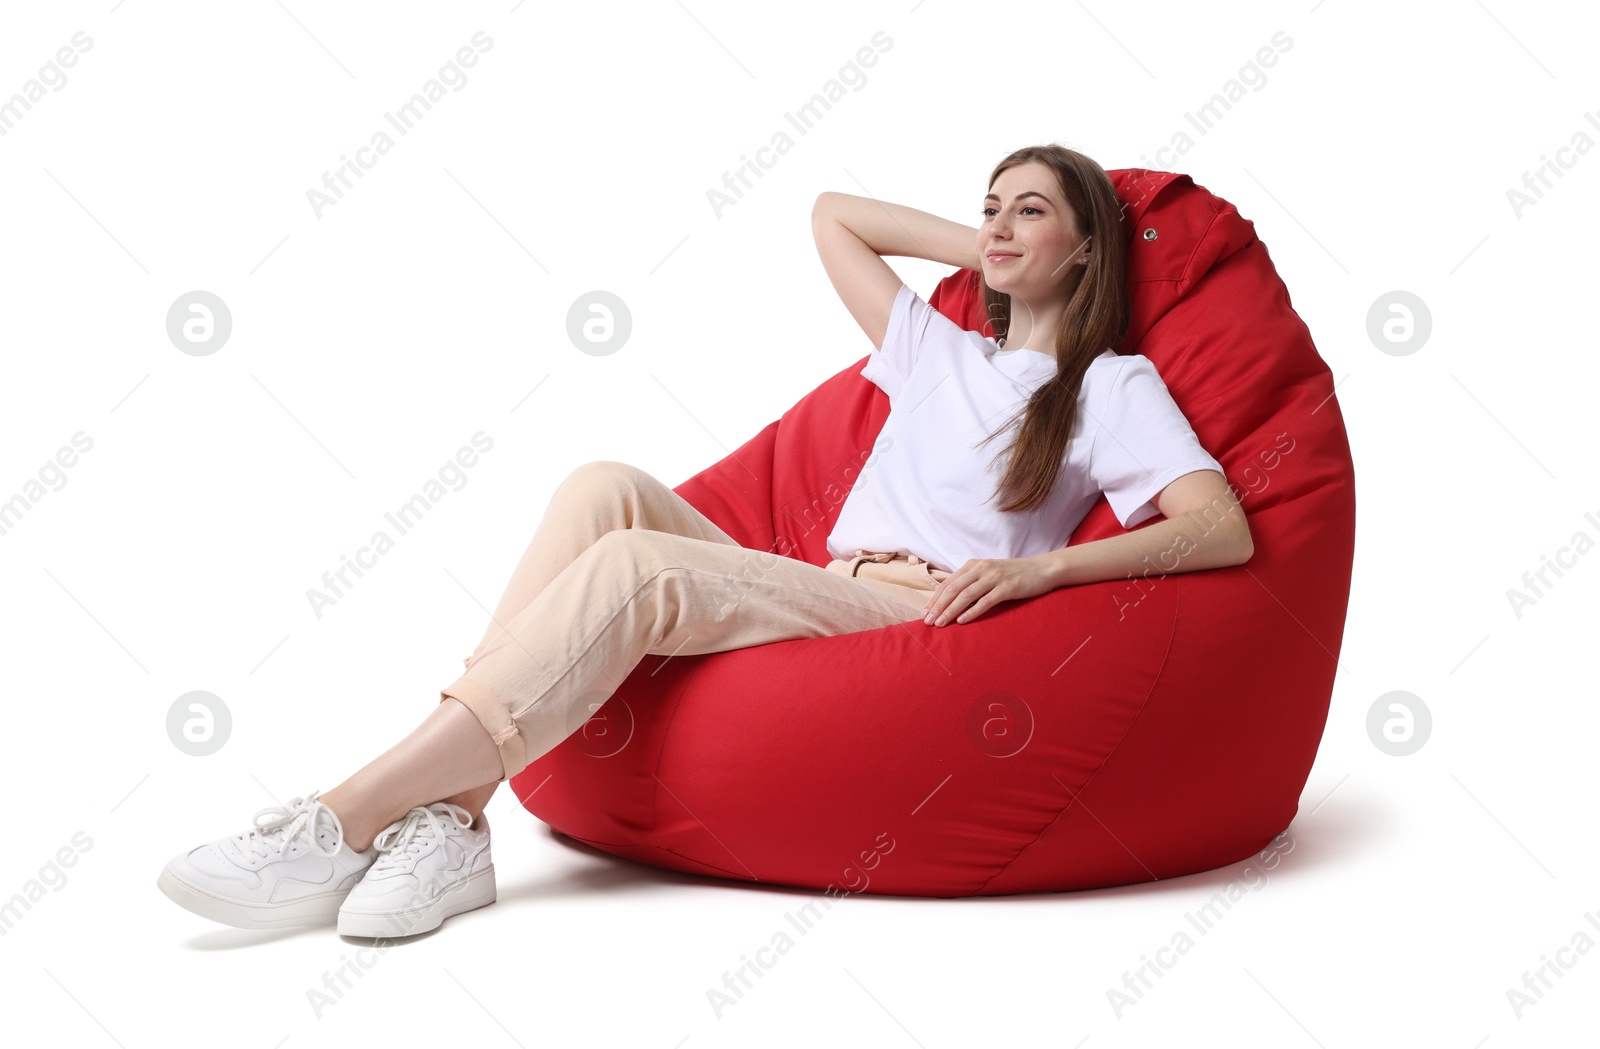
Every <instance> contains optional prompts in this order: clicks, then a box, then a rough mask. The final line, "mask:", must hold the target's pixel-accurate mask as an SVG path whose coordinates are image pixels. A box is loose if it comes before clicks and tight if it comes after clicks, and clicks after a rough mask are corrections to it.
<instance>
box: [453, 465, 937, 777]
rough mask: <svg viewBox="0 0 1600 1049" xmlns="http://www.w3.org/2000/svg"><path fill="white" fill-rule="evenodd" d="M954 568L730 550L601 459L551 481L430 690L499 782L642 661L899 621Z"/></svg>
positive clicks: (683, 505) (646, 484)
mask: <svg viewBox="0 0 1600 1049" xmlns="http://www.w3.org/2000/svg"><path fill="white" fill-rule="evenodd" d="M949 574H950V573H948V572H945V571H942V570H940V569H936V568H933V567H932V566H930V565H929V564H928V563H927V562H926V561H923V560H921V559H920V558H917V557H915V556H914V555H913V556H911V557H903V556H898V555H890V554H887V553H870V552H868V551H858V552H857V554H856V555H855V556H854V557H852V558H850V559H849V560H847V561H833V562H832V563H830V564H829V565H828V566H827V568H826V569H824V568H819V567H817V566H816V565H813V564H809V563H807V562H805V561H800V560H797V559H795V558H792V557H783V556H781V555H778V554H774V553H767V552H763V551H759V550H752V549H748V548H746V547H743V546H740V545H739V544H738V543H737V542H735V541H734V540H733V538H732V537H730V536H729V535H728V534H727V533H726V532H724V531H723V530H722V529H721V528H719V527H717V526H716V525H715V524H714V523H712V521H711V520H710V518H708V517H706V516H705V515H704V514H702V513H700V511H698V510H696V509H695V508H694V507H693V506H690V505H689V503H688V501H687V500H685V499H684V498H683V497H682V496H680V495H678V494H677V493H676V492H674V491H673V490H672V489H670V488H668V487H667V486H666V485H665V484H663V483H661V482H660V481H658V480H656V479H655V478H654V477H652V476H650V474H648V473H646V472H645V471H643V470H641V469H638V468H637V467H633V466H629V465H627V464H626V463H618V462H609V461H599V462H591V463H586V464H584V465H583V466H580V467H578V468H577V469H576V470H574V471H573V472H572V473H571V474H570V475H568V477H567V478H566V480H564V481H562V482H561V484H560V485H559V486H558V487H557V489H556V492H555V494H554V495H553V496H552V497H551V499H550V505H549V507H548V508H547V509H546V510H545V515H544V519H543V520H542V521H541V522H540V524H539V526H538V528H537V529H535V531H534V534H533V539H532V541H531V542H529V544H528V549H527V551H526V552H525V553H524V554H523V555H522V560H521V561H520V562H519V563H518V564H517V568H516V571H515V572H514V573H513V574H512V576H511V581H510V583H508V584H507V585H506V590H505V593H504V595H502V596H501V598H500V604H499V605H498V606H497V607H496V608H495V610H494V616H493V619H492V621H491V622H490V624H489V627H488V629H487V630H486V632H485V633H484V636H483V640H482V641H480V642H478V647H477V648H476V649H475V650H474V651H473V653H472V654H471V655H470V656H468V657H467V658H466V659H465V660H464V662H465V664H466V671H465V672H464V673H463V674H462V675H461V676H460V677H459V678H457V679H456V681H455V683H454V684H452V685H449V686H447V687H445V688H444V689H442V690H440V702H443V701H444V700H445V699H446V698H453V699H457V700H460V701H461V702H462V703H464V704H466V706H467V707H468V708H469V709H470V710H471V711H472V712H473V713H474V714H475V715H477V718H478V720H479V721H481V722H482V723H483V727H484V729H485V730H487V731H488V733H489V735H490V737H491V738H492V739H493V740H494V742H495V744H496V745H497V746H498V747H499V748H500V761H501V764H502V765H503V766H504V772H505V774H504V777H503V778H505V779H509V778H511V777H512V776H514V775H516V774H517V773H518V772H521V771H522V769H523V768H524V767H526V766H527V765H528V764H529V763H530V762H532V761H533V760H534V759H535V758H538V757H540V756H541V755H543V754H544V753H545V752H547V751H549V750H551V749H552V748H554V747H555V746H556V745H557V744H558V743H560V742H561V741H562V740H563V739H565V738H566V737H567V736H569V735H571V734H572V733H573V732H575V731H577V730H578V729H579V728H581V727H582V726H583V724H584V722H586V721H588V720H589V716H590V715H591V714H593V713H594V712H595V710H597V709H598V708H599V707H600V705H601V704H602V703H604V702H605V701H606V700H607V699H608V698H610V696H611V693H612V692H614V691H615V690H616V689H617V688H618V686H620V685H621V684H622V682H623V681H624V680H626V679H627V677H628V675H629V674H631V673H632V672H633V669H634V667H636V666H637V665H638V664H639V661H640V660H641V659H643V658H644V657H645V656H646V655H661V656H673V655H684V656H688V655H701V654H704V653H707V652H723V651H727V650H728V649H734V648H748V647H750V646H753V645H764V644H768V643H770V642H773V641H785V640H789V639H791V638H801V637H831V636H833V635H836V634H849V633H854V632H855V631H858V630H871V629H875V628H878V627H883V626H889V625H893V624H896V623H904V622H908V621H911V620H914V619H920V618H921V616H922V607H923V605H924V604H925V603H926V602H927V600H928V598H929V596H930V594H929V591H931V590H933V589H934V587H936V586H937V585H938V582H939V581H940V580H941V579H944V578H947V577H948V576H949Z"/></svg>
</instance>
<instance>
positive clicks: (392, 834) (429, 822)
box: [372, 801, 472, 864]
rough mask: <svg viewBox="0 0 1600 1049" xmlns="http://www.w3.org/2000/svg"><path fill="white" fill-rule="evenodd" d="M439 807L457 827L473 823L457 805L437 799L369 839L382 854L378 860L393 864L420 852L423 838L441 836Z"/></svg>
mask: <svg viewBox="0 0 1600 1049" xmlns="http://www.w3.org/2000/svg"><path fill="white" fill-rule="evenodd" d="M439 810H442V811H443V812H444V813H445V815H448V816H449V817H450V818H451V819H452V820H454V821H455V823H456V825H457V826H458V827H462V828H465V827H470V826H472V814H471V813H469V812H468V811H467V810H466V809H464V808H462V807H461V806H460V805H452V804H450V803H449V802H447V801H436V802H434V803H433V804H432V805H430V806H428V807H426V808H423V807H421V806H418V807H417V808H414V809H412V810H411V811H410V812H408V813H406V816H405V819H403V820H400V821H399V822H396V823H391V824H389V825H388V826H387V827H385V828H384V829H383V830H381V831H379V832H378V836H377V837H376V838H374V839H373V842H372V846H373V848H375V849H377V850H378V852H379V853H381V855H380V856H379V857H378V862H379V863H383V864H388V863H393V862H395V861H396V860H398V859H399V858H400V857H401V856H404V855H406V854H408V853H412V852H418V851H420V850H421V849H422V847H423V845H424V844H426V842H425V840H424V839H427V838H442V837H444V824H443V823H442V822H440V819H439Z"/></svg>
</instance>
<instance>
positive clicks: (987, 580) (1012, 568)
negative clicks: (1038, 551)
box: [922, 557, 1055, 626]
mask: <svg viewBox="0 0 1600 1049" xmlns="http://www.w3.org/2000/svg"><path fill="white" fill-rule="evenodd" d="M1053 589H1055V588H1054V587H1053V586H1052V585H1051V582H1050V580H1049V578H1048V577H1047V576H1046V574H1045V571H1044V566H1043V565H1042V564H1041V563H1040V561H1039V559H1038V558H1036V557H1003V558H983V559H978V560H969V561H967V562H966V563H965V564H963V565H962V566H961V567H960V568H958V569H956V570H955V571H954V572H953V573H951V575H950V577H949V578H948V579H944V580H941V581H940V583H939V586H938V588H937V589H936V590H934V591H933V596H932V597H930V598H928V603H927V604H926V605H925V606H924V608H923V617H922V621H923V622H924V623H927V624H928V625H930V626H944V625H945V624H947V623H951V622H955V623H970V622H972V621H973V620H974V619H976V618H978V617H979V616H981V615H983V614H984V613H985V612H987V611H989V609H991V608H993V607H994V606H995V605H997V604H999V603H1000V602H1002V601H1014V600H1017V599H1020V598H1024V597H1038V596H1039V595H1040V594H1045V593H1049V592H1050V591H1051V590H1053Z"/></svg>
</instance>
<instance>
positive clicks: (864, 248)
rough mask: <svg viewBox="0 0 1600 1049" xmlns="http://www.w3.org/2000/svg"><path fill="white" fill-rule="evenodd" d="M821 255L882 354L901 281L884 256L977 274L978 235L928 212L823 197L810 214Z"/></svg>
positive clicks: (844, 298)
mask: <svg viewBox="0 0 1600 1049" xmlns="http://www.w3.org/2000/svg"><path fill="white" fill-rule="evenodd" d="M811 232H812V235H813V236H814V237H815V238H816V241H817V253H818V254H819V255H820V256H821V257H822V267H823V269H825V270H827V272H828V279H829V280H831V281H832V282H833V287H834V290H836V291H837V292H838V293H839V298H840V299H841V300H842V301H843V302H844V305H845V308H846V309H847V310H849V311H850V315H851V316H852V317H854V318H855V320H856V323H857V324H859V325H861V330H862V331H863V332H865V333H866V336H867V338H868V339H871V340H872V345H873V347H874V348H877V349H882V347H883V339H884V335H885V333H886V332H887V330H888V327H889V315H890V313H891V312H892V310H893V306H894V297H895V295H896V294H897V293H898V292H899V290H900V285H901V283H902V281H901V280H900V277H899V276H898V275H897V274H896V273H895V272H894V270H892V269H890V268H889V264H888V263H886V262H884V261H883V256H885V255H906V256H910V257H912V258H922V259H928V260H930V261H933V262H943V263H945V264H947V265H951V266H965V267H968V268H971V269H976V268H977V267H978V266H980V265H981V264H982V263H981V262H980V261H979V258H978V239H977V238H978V230H977V228H976V227H973V226H963V225H962V224H961V223H959V222H952V221H950V220H949V219H941V218H939V217H938V216H937V215H930V214H928V213H927V212H925V211H918V210H916V209H915V208H908V207H904V206H903V205H900V204H888V203H885V202H883V201H878V200H873V199H872V198H871V197H856V196H851V195H850V194H848V193H831V192H830V193H823V194H822V195H821V196H819V197H817V202H816V204H815V205H814V206H813V207H812V209H811Z"/></svg>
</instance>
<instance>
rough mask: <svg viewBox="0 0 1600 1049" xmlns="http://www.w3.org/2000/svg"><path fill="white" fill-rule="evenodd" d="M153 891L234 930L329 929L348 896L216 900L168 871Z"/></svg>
mask: <svg viewBox="0 0 1600 1049" xmlns="http://www.w3.org/2000/svg"><path fill="white" fill-rule="evenodd" d="M156 887H157V888H159V889H160V890H161V891H162V892H163V893H165V894H166V896H167V898H168V899H169V900H171V901H172V902H173V903H176V904H177V905H178V906H180V907H182V908H184V909H185V910H188V911H193V912H194V913H195V914H198V915H200V916H201V917H202V918H210V919H211V920H212V921H214V922H221V923H222V924H223V925H231V926H233V927H234V928H235V929H289V928H297V927H301V926H307V925H332V924H334V922H336V921H337V920H338V917H339V906H340V905H341V904H343V903H344V898H345V897H346V896H348V895H350V891H349V890H348V889H346V890H344V891H343V892H332V893H327V894H325V895H322V896H311V897H308V898H306V899H302V900H294V901H292V902H285V903H263V904H249V903H240V902H239V901H238V900H230V899H227V898H226V897H222V896H217V895H215V894H214V893H210V892H207V891H206V890H204V889H201V888H199V887H197V886H194V885H191V884H189V883H188V882H186V881H184V880H183V879H182V878H180V877H178V876H177V875H176V874H174V873H172V869H171V868H170V867H168V868H165V869H163V870H162V872H161V876H160V877H159V878H157V879H156Z"/></svg>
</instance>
